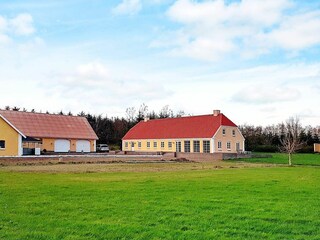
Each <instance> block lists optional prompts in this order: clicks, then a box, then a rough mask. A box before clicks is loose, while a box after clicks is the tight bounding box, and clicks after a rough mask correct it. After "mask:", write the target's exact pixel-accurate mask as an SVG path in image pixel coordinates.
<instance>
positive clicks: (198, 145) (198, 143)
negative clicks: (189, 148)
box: [193, 140, 200, 153]
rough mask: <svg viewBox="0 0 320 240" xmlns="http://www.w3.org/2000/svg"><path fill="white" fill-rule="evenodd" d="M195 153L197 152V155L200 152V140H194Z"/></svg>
mask: <svg viewBox="0 0 320 240" xmlns="http://www.w3.org/2000/svg"><path fill="white" fill-rule="evenodd" d="M196 148H197V149H196ZM196 150H198V151H196ZM193 152H195V153H199V152H200V140H193Z"/></svg>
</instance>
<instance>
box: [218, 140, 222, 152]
mask: <svg viewBox="0 0 320 240" xmlns="http://www.w3.org/2000/svg"><path fill="white" fill-rule="evenodd" d="M218 149H219V150H221V149H222V142H221V141H218Z"/></svg>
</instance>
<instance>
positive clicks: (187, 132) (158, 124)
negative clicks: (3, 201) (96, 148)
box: [123, 113, 237, 140]
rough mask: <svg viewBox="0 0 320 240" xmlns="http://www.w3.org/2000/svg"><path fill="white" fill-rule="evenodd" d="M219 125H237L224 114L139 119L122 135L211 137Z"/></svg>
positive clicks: (163, 137)
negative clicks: (139, 120)
mask: <svg viewBox="0 0 320 240" xmlns="http://www.w3.org/2000/svg"><path fill="white" fill-rule="evenodd" d="M220 126H232V127H237V125H235V124H234V123H233V122H232V121H231V120H229V119H228V118H227V117H226V116H225V115H223V114H222V113H220V114H219V115H218V116H214V115H203V116H192V117H180V118H165V119H156V120H149V121H147V122H145V121H141V122H139V123H138V124H137V125H135V126H134V127H133V128H131V129H130V130H129V132H128V133H127V134H126V135H125V136H124V137H123V140H131V139H175V138H212V137H213V136H214V134H215V133H216V131H217V130H218V129H219V127H220Z"/></svg>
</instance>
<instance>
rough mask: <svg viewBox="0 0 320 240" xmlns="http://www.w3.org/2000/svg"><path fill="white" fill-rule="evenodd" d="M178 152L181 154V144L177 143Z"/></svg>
mask: <svg viewBox="0 0 320 240" xmlns="http://www.w3.org/2000/svg"><path fill="white" fill-rule="evenodd" d="M176 152H181V142H176Z"/></svg>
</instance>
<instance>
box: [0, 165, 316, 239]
mask: <svg viewBox="0 0 320 240" xmlns="http://www.w3.org/2000/svg"><path fill="white" fill-rule="evenodd" d="M319 183H320V168H318V167H293V168H290V167H269V168H236V169H234V168H232V169H230V168H227V169H215V170H214V169H205V170H201V169H200V170H183V171H173V172H154V171H153V172H131V173H128V172H127V173H126V172H116V173H110V172H109V173H23V172H9V171H0V239H46V240H47V239H59V240H61V239H77V240H79V239H241V240H242V239H320V218H319V216H320V184H319Z"/></svg>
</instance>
